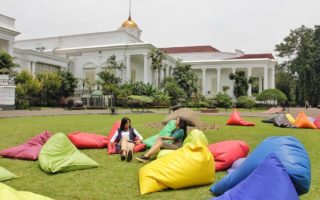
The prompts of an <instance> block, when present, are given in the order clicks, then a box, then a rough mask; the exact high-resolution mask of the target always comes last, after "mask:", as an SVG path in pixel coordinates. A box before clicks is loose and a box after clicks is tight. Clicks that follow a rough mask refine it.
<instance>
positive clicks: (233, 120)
mask: <svg viewBox="0 0 320 200" xmlns="http://www.w3.org/2000/svg"><path fill="white" fill-rule="evenodd" d="M227 125H238V126H254V125H255V124H254V123H253V122H247V121H245V120H243V119H242V118H241V117H240V113H239V112H238V110H237V109H234V110H233V112H232V113H231V116H230V118H229V119H228V121H227Z"/></svg>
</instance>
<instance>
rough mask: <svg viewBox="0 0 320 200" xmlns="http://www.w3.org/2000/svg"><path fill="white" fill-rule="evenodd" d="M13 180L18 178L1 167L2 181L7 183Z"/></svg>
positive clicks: (0, 178)
mask: <svg viewBox="0 0 320 200" xmlns="http://www.w3.org/2000/svg"><path fill="white" fill-rule="evenodd" d="M13 178H17V176H16V175H14V174H13V173H11V172H9V171H8V170H6V169H5V168H3V167H0V181H7V180H10V179H13ZM0 199H1V198H0Z"/></svg>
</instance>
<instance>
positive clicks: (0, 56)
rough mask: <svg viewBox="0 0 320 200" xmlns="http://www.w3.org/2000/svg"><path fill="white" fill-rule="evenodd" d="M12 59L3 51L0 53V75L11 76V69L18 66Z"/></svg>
mask: <svg viewBox="0 0 320 200" xmlns="http://www.w3.org/2000/svg"><path fill="white" fill-rule="evenodd" d="M13 61H14V58H13V57H12V56H10V55H9V54H8V53H7V52H5V51H0V74H9V75H13V69H14V68H15V67H18V66H19V65H18V64H16V63H14V62H13Z"/></svg>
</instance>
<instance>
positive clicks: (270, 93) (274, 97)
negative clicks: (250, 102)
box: [257, 89, 287, 104]
mask: <svg viewBox="0 0 320 200" xmlns="http://www.w3.org/2000/svg"><path fill="white" fill-rule="evenodd" d="M257 100H258V101H264V102H265V103H267V101H272V103H273V104H275V103H278V104H279V103H280V102H281V101H287V97H286V95H285V94H284V93H283V92H281V91H280V90H278V89H267V90H264V91H263V92H261V94H259V96H257Z"/></svg>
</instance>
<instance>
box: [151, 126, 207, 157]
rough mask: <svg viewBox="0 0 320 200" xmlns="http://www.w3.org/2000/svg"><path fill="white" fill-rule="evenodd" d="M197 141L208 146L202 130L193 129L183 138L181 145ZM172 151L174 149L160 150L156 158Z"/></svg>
mask: <svg viewBox="0 0 320 200" xmlns="http://www.w3.org/2000/svg"><path fill="white" fill-rule="evenodd" d="M197 142H201V143H202V144H203V145H205V146H208V140H207V137H206V136H205V134H203V132H202V131H200V130H198V129H193V130H191V132H190V133H189V134H188V135H187V137H186V139H184V141H183V146H186V145H188V144H196V143H197ZM173 151H175V150H169V149H168V150H167V149H164V150H161V151H160V152H159V153H158V155H157V159H158V158H161V157H163V156H166V155H168V154H169V153H171V152H173Z"/></svg>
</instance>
